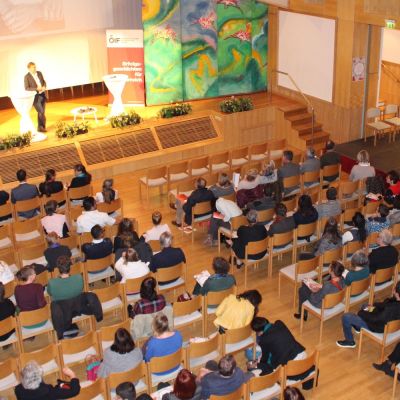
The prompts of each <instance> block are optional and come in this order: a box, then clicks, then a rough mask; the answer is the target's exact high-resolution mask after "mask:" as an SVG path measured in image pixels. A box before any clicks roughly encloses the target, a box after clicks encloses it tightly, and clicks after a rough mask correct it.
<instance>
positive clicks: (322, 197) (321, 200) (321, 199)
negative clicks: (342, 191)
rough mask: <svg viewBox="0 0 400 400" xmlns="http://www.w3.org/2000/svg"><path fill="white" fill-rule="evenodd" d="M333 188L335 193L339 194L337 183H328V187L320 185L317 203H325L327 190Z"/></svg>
mask: <svg viewBox="0 0 400 400" xmlns="http://www.w3.org/2000/svg"><path fill="white" fill-rule="evenodd" d="M332 187H333V188H335V189H336V191H337V192H339V181H333V182H329V185H326V186H322V185H321V184H320V191H319V194H320V197H319V203H325V201H327V200H328V198H327V196H326V192H327V191H328V190H329V188H332Z"/></svg>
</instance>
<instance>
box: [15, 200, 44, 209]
mask: <svg viewBox="0 0 400 400" xmlns="http://www.w3.org/2000/svg"><path fill="white" fill-rule="evenodd" d="M41 206H42V205H41V203H40V197H34V198H33V199H29V200H18V201H16V202H15V204H14V207H15V211H16V212H26V211H31V210H34V209H35V208H39V209H40V210H41Z"/></svg>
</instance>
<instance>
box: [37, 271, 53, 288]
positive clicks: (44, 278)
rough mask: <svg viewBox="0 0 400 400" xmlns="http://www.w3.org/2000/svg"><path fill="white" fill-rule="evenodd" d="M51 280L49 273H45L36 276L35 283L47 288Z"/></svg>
mask: <svg viewBox="0 0 400 400" xmlns="http://www.w3.org/2000/svg"><path fill="white" fill-rule="evenodd" d="M50 278H51V276H50V272H49V271H47V270H46V271H43V272H41V273H40V274H39V275H36V278H35V283H40V284H41V285H42V286H43V287H45V286H47V285H48V283H49V279H50Z"/></svg>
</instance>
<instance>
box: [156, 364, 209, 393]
mask: <svg viewBox="0 0 400 400" xmlns="http://www.w3.org/2000/svg"><path fill="white" fill-rule="evenodd" d="M200 394H201V386H200V385H198V384H197V383H196V376H195V375H193V374H192V373H191V372H190V371H188V370H187V369H182V370H181V371H179V374H178V376H177V377H176V379H175V382H174V384H173V390H172V392H171V393H167V394H164V396H163V397H162V400H200V399H201V397H200Z"/></svg>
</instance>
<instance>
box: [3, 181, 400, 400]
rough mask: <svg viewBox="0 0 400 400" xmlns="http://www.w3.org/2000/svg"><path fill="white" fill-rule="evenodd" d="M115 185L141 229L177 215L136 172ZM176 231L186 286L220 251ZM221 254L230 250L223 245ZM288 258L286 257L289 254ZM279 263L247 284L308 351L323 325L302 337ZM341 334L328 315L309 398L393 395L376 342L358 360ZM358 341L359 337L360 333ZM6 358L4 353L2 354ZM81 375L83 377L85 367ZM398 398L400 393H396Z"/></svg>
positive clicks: (308, 328) (311, 326)
mask: <svg viewBox="0 0 400 400" xmlns="http://www.w3.org/2000/svg"><path fill="white" fill-rule="evenodd" d="M94 185H95V189H99V188H100V185H101V182H94ZM115 187H116V188H117V189H118V190H119V192H120V196H121V197H122V198H123V199H124V207H125V215H126V216H127V217H135V218H137V219H138V221H139V230H140V232H139V233H140V234H141V233H143V232H144V231H145V230H146V229H148V228H149V227H150V226H151V218H150V216H151V213H152V212H153V211H154V210H160V211H161V212H162V214H163V218H164V222H168V223H170V222H171V220H172V219H173V217H174V215H173V214H172V210H171V209H170V208H169V207H168V201H167V196H166V195H163V196H161V197H160V196H158V192H157V191H155V192H154V193H152V196H151V199H150V202H149V203H145V202H141V201H140V200H139V194H138V193H139V192H138V176H137V175H133V174H129V175H120V176H116V177H115ZM170 226H171V228H172V231H173V234H174V244H175V246H179V247H182V248H183V250H184V252H185V254H186V258H187V268H188V289H189V290H191V289H192V287H193V285H194V279H193V275H194V274H195V273H198V272H200V271H201V270H203V269H205V268H210V266H211V260H212V258H213V257H214V256H216V255H217V249H216V248H209V247H207V248H206V247H204V246H203V240H204V238H205V235H204V233H202V232H198V233H197V235H196V236H197V237H196V239H195V243H194V244H193V245H192V243H191V238H190V236H186V235H184V234H183V233H182V232H181V231H179V230H177V229H176V228H175V227H173V226H172V225H171V224H170ZM223 255H225V256H227V257H228V255H229V253H228V250H226V249H225V248H224V250H223ZM284 261H286V262H287V261H288V260H287V259H286V260H285V259H284ZM279 266H280V264H278V263H276V264H275V265H274V274H273V278H272V279H267V277H266V275H267V274H266V266H265V265H262V266H261V268H260V269H259V270H258V271H250V274H249V288H257V289H258V290H260V292H261V293H262V295H263V302H262V304H261V307H260V314H259V315H261V316H265V317H267V318H268V319H270V320H272V321H275V320H276V319H281V320H283V321H284V322H285V323H286V324H287V325H288V327H289V328H290V329H291V330H292V332H293V334H294V335H295V336H296V337H297V338H298V340H299V341H300V342H301V343H302V344H303V345H304V346H305V347H306V348H307V349H308V350H310V351H312V350H313V349H314V348H315V347H316V344H317V342H318V332H319V324H318V322H317V320H316V319H315V318H313V317H309V320H308V321H307V322H306V323H305V328H304V332H303V336H300V330H299V321H297V320H295V319H294V318H293V316H292V286H291V285H290V284H289V283H287V284H286V283H284V284H283V290H282V297H281V299H279V298H278V291H277V286H278V280H277V275H278V274H277V271H278V269H279ZM236 279H237V281H238V283H239V291H241V290H243V272H242V271H240V272H238V273H236ZM189 329H190V331H188V332H185V336H186V337H188V336H195V335H196V336H199V335H200V332H201V328H200V325H198V326H197V327H195V328H193V327H191V328H189ZM341 338H342V331H341V323H340V317H336V318H334V319H333V320H330V321H328V322H326V323H325V325H324V333H323V342H322V345H321V347H320V350H321V357H320V379H319V386H318V388H317V389H316V390H315V392H314V393H309V392H306V393H305V397H306V399H314V400H315V399H318V400H322V399H323V400H329V399H332V400H333V399H335V400H339V399H340V400H345V399H349V400H350V399H352V400H354V399H374V400H384V399H390V398H391V388H392V382H393V380H392V378H389V377H387V376H385V375H384V374H383V373H379V372H377V371H375V370H374V369H373V368H372V366H371V363H372V362H376V361H377V360H378V355H379V351H378V348H377V346H376V345H374V344H372V343H371V341H369V340H368V339H366V340H365V343H364V346H363V352H362V355H361V359H360V360H357V349H340V348H338V347H337V346H336V344H335V341H336V340H337V339H341ZM38 340H39V338H38V339H37V340H35V342H36V343H35V342H32V343H28V345H27V348H28V350H33V349H34V348H35V347H37V345H38V344H39V343H40V342H37V341H38ZM356 340H357V338H356ZM0 356H1V358H2V359H3V358H4V356H6V355H5V354H4V353H0ZM238 360H239V363H240V364H241V365H242V366H243V365H244V358H243V355H240V356H238ZM79 375H80V377H81V378H82V379H84V378H85V377H84V375H83V371H80V374H79ZM399 393H400V392H399ZM397 398H400V394H398V397H397Z"/></svg>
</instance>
